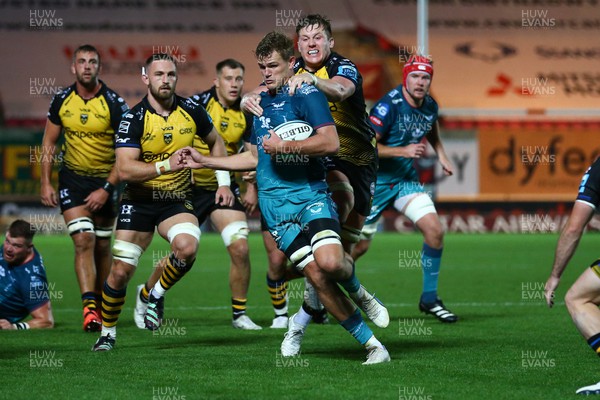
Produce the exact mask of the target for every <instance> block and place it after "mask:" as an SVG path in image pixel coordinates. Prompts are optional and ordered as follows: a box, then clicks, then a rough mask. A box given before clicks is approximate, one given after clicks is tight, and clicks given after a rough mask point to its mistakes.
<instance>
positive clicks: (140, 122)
mask: <svg viewBox="0 0 600 400" xmlns="http://www.w3.org/2000/svg"><path fill="white" fill-rule="evenodd" d="M144 115H145V110H144V108H143V107H134V108H133V109H132V110H130V111H129V112H128V113H127V114H125V115H124V116H123V118H122V119H121V122H120V123H119V128H118V129H117V131H116V132H117V133H116V139H115V148H117V149H118V148H119V147H134V148H138V149H140V148H142V144H141V138H142V135H143V133H144Z"/></svg>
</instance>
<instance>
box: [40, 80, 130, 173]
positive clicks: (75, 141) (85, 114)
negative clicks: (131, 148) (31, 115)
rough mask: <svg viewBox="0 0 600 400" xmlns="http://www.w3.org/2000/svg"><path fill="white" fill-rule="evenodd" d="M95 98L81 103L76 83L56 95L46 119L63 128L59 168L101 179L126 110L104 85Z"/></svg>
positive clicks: (111, 160) (110, 160) (107, 169)
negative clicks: (60, 164) (61, 159)
mask: <svg viewBox="0 0 600 400" xmlns="http://www.w3.org/2000/svg"><path fill="white" fill-rule="evenodd" d="M100 83H101V84H102V87H101V88H100V90H99V91H98V93H96V95H95V96H94V97H93V98H92V99H89V100H84V99H83V98H82V97H81V96H79V94H78V93H77V89H76V84H73V85H71V86H69V87H68V88H66V89H64V90H63V91H61V92H60V93H57V94H56V95H55V96H54V98H53V99H52V102H51V103H50V110H49V111H48V119H49V120H50V122H52V123H53V124H55V125H60V126H61V127H62V128H63V132H64V135H65V141H64V144H63V146H62V158H63V165H64V166H66V167H67V168H69V169H70V170H72V171H74V172H75V173H77V174H79V175H84V176H94V177H101V178H105V177H107V176H108V174H109V173H110V170H111V169H112V167H113V164H114V163H115V132H116V130H117V127H118V126H119V121H120V120H121V116H122V115H123V114H125V113H126V112H127V110H128V109H129V107H128V106H127V103H125V100H123V99H122V98H121V97H120V96H119V95H118V94H117V93H115V92H114V91H113V90H111V89H109V88H108V87H107V86H106V85H105V84H104V82H102V81H100Z"/></svg>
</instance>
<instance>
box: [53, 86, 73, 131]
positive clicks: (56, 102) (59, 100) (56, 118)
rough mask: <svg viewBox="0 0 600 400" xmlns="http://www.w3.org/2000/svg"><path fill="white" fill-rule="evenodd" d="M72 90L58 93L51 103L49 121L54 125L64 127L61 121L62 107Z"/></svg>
mask: <svg viewBox="0 0 600 400" xmlns="http://www.w3.org/2000/svg"><path fill="white" fill-rule="evenodd" d="M69 89H70V88H67V89H65V90H63V91H61V92H59V93H56V94H55V95H54V97H53V98H52V101H51V102H50V109H49V110H48V120H49V121H50V122H52V123H53V124H54V125H59V126H62V121H61V119H60V115H59V112H60V107H62V104H63V102H64V101H65V99H66V98H67V95H68V91H69Z"/></svg>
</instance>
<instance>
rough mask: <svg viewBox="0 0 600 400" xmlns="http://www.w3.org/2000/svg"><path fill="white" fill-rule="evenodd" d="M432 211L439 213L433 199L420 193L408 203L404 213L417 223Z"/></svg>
mask: <svg viewBox="0 0 600 400" xmlns="http://www.w3.org/2000/svg"><path fill="white" fill-rule="evenodd" d="M397 201H398V200H397ZM394 205H395V203H394ZM430 213H437V211H436V210H435V206H434V205H433V201H431V198H430V197H429V196H428V195H426V194H420V195H418V196H416V197H415V198H414V199H412V201H411V202H410V203H408V205H407V206H406V210H404V215H405V216H406V218H408V219H410V220H411V221H412V222H413V223H416V222H417V221H418V220H420V219H421V218H423V217H424V216H425V215H427V214H430Z"/></svg>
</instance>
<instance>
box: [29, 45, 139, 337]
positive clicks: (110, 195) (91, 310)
mask: <svg viewBox="0 0 600 400" xmlns="http://www.w3.org/2000/svg"><path fill="white" fill-rule="evenodd" d="M71 72H72V73H73V74H74V75H75V77H76V81H75V83H74V84H73V85H71V86H69V87H68V88H66V89H64V90H63V91H61V92H60V93H58V94H57V95H56V96H54V98H53V99H52V103H51V105H50V111H49V112H48V120H47V121H46V128H45V130H44V138H43V141H42V153H43V157H42V165H41V167H42V168H41V169H42V171H41V200H42V204H44V205H45V206H48V207H56V206H57V205H58V204H60V209H61V212H62V214H63V217H64V219H65V224H66V225H67V228H68V230H69V233H70V235H71V239H72V240H73V244H74V246H75V272H76V274H77V281H78V283H79V289H80V292H81V299H82V302H83V318H84V320H83V330H85V331H87V332H98V331H100V328H101V319H100V314H99V304H98V303H99V301H100V300H99V296H100V293H101V291H102V283H103V282H104V280H105V279H106V277H107V275H108V271H109V270H110V264H111V254H110V237H111V234H112V230H113V226H114V224H115V217H116V215H117V214H116V201H117V193H115V191H114V187H115V185H116V184H117V183H118V182H119V180H118V178H117V173H116V171H115V169H114V168H113V165H114V162H115V150H114V141H115V132H116V130H117V128H118V126H119V121H120V120H121V116H122V115H123V114H125V113H126V112H127V110H128V106H127V104H126V103H125V101H124V100H123V99H122V98H121V97H120V96H119V95H118V94H117V93H115V92H114V91H112V90H111V89H109V88H108V87H107V86H106V84H105V83H104V82H102V81H101V80H99V79H98V73H99V72H100V55H99V53H98V51H97V50H96V49H95V48H94V47H93V46H90V45H83V46H80V47H79V48H77V49H76V50H75V52H74V53H73V63H72V65H71ZM61 132H64V136H65V141H64V144H63V146H62V152H61V158H62V160H63V163H62V166H61V169H60V172H59V175H58V193H59V196H57V194H56V191H55V190H54V188H53V187H52V183H51V175H52V160H53V159H54V157H53V155H54V154H55V153H56V144H57V142H58V139H59V137H60V135H61Z"/></svg>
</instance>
